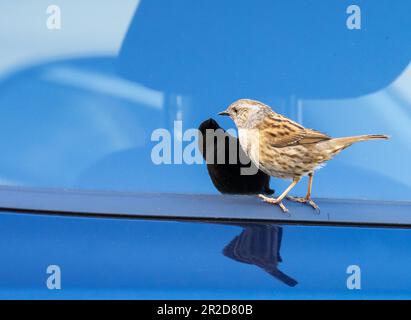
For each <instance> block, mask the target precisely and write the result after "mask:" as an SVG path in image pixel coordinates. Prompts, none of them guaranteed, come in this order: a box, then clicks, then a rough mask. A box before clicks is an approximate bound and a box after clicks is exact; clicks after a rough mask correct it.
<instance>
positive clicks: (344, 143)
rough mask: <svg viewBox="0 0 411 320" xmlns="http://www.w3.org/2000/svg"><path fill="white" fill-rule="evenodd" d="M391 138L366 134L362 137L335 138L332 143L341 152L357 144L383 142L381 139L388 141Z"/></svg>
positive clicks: (383, 135)
mask: <svg viewBox="0 0 411 320" xmlns="http://www.w3.org/2000/svg"><path fill="white" fill-rule="evenodd" d="M389 138H390V137H389V136H387V135H385V134H365V135H362V136H354V137H343V138H335V139H332V140H331V141H333V144H334V145H335V147H336V148H337V149H338V151H341V150H343V149H345V148H347V147H349V146H351V145H352V144H353V143H356V142H360V141H368V140H381V139H382V140H387V139H389Z"/></svg>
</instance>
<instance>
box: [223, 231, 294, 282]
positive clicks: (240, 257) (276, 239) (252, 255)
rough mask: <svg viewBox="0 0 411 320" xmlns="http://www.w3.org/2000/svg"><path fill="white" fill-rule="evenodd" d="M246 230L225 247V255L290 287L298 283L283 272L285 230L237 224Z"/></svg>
mask: <svg viewBox="0 0 411 320" xmlns="http://www.w3.org/2000/svg"><path fill="white" fill-rule="evenodd" d="M237 225H238V226H240V227H242V228H244V230H243V231H242V232H241V233H240V234H239V235H238V236H236V237H235V238H234V239H233V240H232V241H231V242H230V243H229V244H228V245H226V246H225V248H224V250H223V253H224V255H225V256H226V257H228V258H231V259H233V260H236V261H239V262H242V263H247V264H253V265H255V266H257V267H259V268H261V269H263V270H264V271H265V272H267V273H269V274H270V275H272V276H273V277H275V278H276V279H278V280H280V281H281V282H283V283H285V284H286V285H288V286H290V287H294V286H295V285H297V283H298V282H297V281H296V280H295V279H293V278H291V277H289V276H288V275H286V274H285V273H283V272H282V271H281V270H279V269H278V264H279V263H280V262H282V258H281V255H280V249H281V240H282V237H283V229H282V227H280V226H276V225H269V224H252V223H251V224H237Z"/></svg>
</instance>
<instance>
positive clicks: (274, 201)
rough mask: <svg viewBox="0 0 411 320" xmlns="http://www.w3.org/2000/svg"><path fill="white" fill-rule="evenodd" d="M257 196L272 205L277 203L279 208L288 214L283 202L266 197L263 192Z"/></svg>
mask: <svg viewBox="0 0 411 320" xmlns="http://www.w3.org/2000/svg"><path fill="white" fill-rule="evenodd" d="M258 196H259V197H260V198H261V199H263V201H264V202H267V203H270V204H273V205H278V206H279V207H280V208H281V210H283V212H284V213H287V214H288V215H290V214H289V213H288V212H289V211H288V209H287V208H286V207H285V206H284V204H283V203H282V202H281V201H278V199H275V198H270V197H267V196H265V195H263V194H259V195H258Z"/></svg>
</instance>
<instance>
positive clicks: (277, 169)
mask: <svg viewBox="0 0 411 320" xmlns="http://www.w3.org/2000/svg"><path fill="white" fill-rule="evenodd" d="M219 115H223V116H229V117H231V119H232V120H233V121H234V122H235V124H236V126H237V128H238V134H239V140H240V144H241V147H242V148H243V150H244V151H245V153H246V154H247V155H248V156H249V157H250V159H251V160H252V161H253V163H254V164H255V165H256V166H257V167H258V168H259V169H260V170H262V171H263V172H265V173H266V174H268V175H270V176H273V177H277V178H282V179H288V178H291V179H292V180H293V182H292V183H291V185H290V186H289V187H288V188H287V189H286V190H285V191H284V192H283V193H282V194H281V195H280V196H279V197H278V198H276V199H274V198H269V197H267V196H265V195H262V194H260V195H259V197H260V198H262V199H263V200H264V201H265V202H268V203H271V204H275V205H279V206H280V207H281V209H282V210H283V211H284V212H288V210H287V208H286V207H285V206H284V205H283V204H282V200H283V199H284V198H285V197H286V196H287V194H288V193H289V192H290V190H291V189H292V188H293V187H294V186H295V185H296V184H297V183H298V182H299V181H300V180H301V178H302V177H303V176H306V175H308V177H309V182H308V191H307V195H306V196H305V197H304V198H302V197H287V199H289V200H292V201H296V202H301V203H308V204H310V205H311V206H312V207H313V208H314V209H316V210H318V206H317V205H316V204H315V202H314V201H313V200H312V199H311V190H312V183H313V175H314V171H315V170H317V169H319V168H320V167H321V165H323V164H324V163H325V162H326V161H328V160H330V159H332V158H333V157H334V156H335V155H337V154H338V153H340V152H341V151H342V150H344V149H345V148H347V147H349V146H351V145H352V144H353V143H356V142H359V141H367V140H373V139H388V138H389V137H388V136H386V135H380V134H378V135H361V136H355V137H344V138H331V137H330V136H328V135H326V134H324V133H321V132H319V131H316V130H312V129H307V128H304V127H303V126H301V125H300V124H298V123H296V122H294V121H292V120H290V119H288V118H286V117H284V116H282V115H280V114H278V113H276V112H274V111H273V110H271V108H270V107H269V106H267V105H265V104H264V103H262V102H259V101H255V100H249V99H240V100H237V101H235V102H234V103H232V104H231V105H230V106H229V107H228V108H227V110H226V111H223V112H220V113H219Z"/></svg>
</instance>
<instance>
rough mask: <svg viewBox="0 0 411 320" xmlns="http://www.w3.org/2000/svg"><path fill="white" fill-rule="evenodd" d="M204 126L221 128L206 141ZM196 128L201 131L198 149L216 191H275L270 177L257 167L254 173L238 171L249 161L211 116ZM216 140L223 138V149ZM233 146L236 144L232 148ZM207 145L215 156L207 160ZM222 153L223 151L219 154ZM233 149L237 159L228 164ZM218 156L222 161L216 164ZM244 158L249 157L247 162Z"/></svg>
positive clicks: (237, 143)
mask: <svg viewBox="0 0 411 320" xmlns="http://www.w3.org/2000/svg"><path fill="white" fill-rule="evenodd" d="M207 129H212V130H217V129H221V130H218V131H215V133H214V138H213V139H212V140H211V139H208V141H207V139H206V138H205V137H206V131H207ZM198 130H199V131H200V133H201V135H200V139H199V140H198V141H199V149H200V151H201V153H202V155H203V158H204V160H206V162H207V170H208V174H209V175H210V178H211V180H212V182H213V184H214V186H215V187H216V189H217V190H218V191H220V192H221V193H227V194H257V193H265V194H273V193H274V191H273V190H271V189H270V177H269V176H268V175H266V174H265V173H264V172H262V171H260V170H258V171H257V169H256V170H255V171H254V172H257V173H256V174H254V175H242V174H241V168H248V167H250V163H251V162H250V160H249V158H248V157H247V156H246V155H245V153H244V151H243V150H242V149H241V147H240V145H239V141H238V139H237V138H235V137H233V136H231V135H230V134H228V133H227V132H225V130H224V129H222V128H221V127H220V126H219V124H218V123H217V122H216V121H215V120H214V119H208V120H205V121H203V122H202V123H201V125H200V127H199V128H198ZM222 136H224V137H222ZM223 139H224V140H223ZM210 140H211V141H210ZM217 141H224V143H225V146H224V148H221V147H220V146H218V143H217ZM234 145H236V146H237V147H236V148H233V146H234ZM210 148H212V149H213V152H212V153H211V154H213V155H214V157H213V159H206V154H209V153H208V152H209V151H210ZM221 152H224V153H225V154H224V156H222V157H221ZM232 152H235V153H236V154H235V155H234V157H233V158H234V159H235V158H236V161H235V162H234V163H233V164H230V163H229V159H231V158H230V153H232ZM218 159H224V162H223V163H222V164H218V161H217V160H218ZM244 159H248V161H244ZM241 161H242V162H241ZM242 163H246V164H242Z"/></svg>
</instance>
